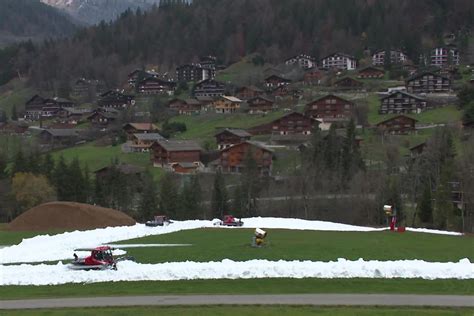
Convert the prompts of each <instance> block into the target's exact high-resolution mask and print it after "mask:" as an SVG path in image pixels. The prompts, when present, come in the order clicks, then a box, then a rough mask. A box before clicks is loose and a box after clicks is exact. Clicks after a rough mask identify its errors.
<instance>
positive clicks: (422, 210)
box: [417, 183, 433, 223]
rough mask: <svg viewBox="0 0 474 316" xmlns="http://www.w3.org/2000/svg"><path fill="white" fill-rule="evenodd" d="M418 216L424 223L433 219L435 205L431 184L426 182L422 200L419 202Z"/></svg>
mask: <svg viewBox="0 0 474 316" xmlns="http://www.w3.org/2000/svg"><path fill="white" fill-rule="evenodd" d="M417 208H418V218H419V219H420V221H421V222H423V223H430V222H431V221H432V220H433V206H432V202H431V186H430V184H429V183H427V184H425V187H424V189H423V194H422V196H421V200H420V202H419V203H418V207H417Z"/></svg>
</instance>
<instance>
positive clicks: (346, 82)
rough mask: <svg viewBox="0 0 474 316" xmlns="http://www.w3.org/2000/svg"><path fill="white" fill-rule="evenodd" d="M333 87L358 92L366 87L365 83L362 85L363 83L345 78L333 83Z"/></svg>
mask: <svg viewBox="0 0 474 316" xmlns="http://www.w3.org/2000/svg"><path fill="white" fill-rule="evenodd" d="M333 86H334V87H336V88H338V89H346V90H358V89H361V88H362V87H363V86H364V83H362V82H361V81H358V80H355V79H353V78H351V77H344V78H341V79H339V80H336V81H335V82H334V83H333Z"/></svg>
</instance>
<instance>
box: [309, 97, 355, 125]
mask: <svg viewBox="0 0 474 316" xmlns="http://www.w3.org/2000/svg"><path fill="white" fill-rule="evenodd" d="M354 111H355V105H354V103H353V102H351V101H348V100H345V99H343V98H341V97H338V96H335V95H332V94H330V95H326V96H324V97H322V98H319V99H317V100H314V101H312V102H310V103H308V104H306V107H305V115H306V116H308V117H312V118H314V119H317V120H321V121H323V122H347V121H350V119H351V118H352V117H353V116H354Z"/></svg>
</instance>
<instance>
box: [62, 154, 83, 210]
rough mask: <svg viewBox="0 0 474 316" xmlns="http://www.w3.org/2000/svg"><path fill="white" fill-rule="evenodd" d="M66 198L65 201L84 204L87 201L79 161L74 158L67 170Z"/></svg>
mask: <svg viewBox="0 0 474 316" xmlns="http://www.w3.org/2000/svg"><path fill="white" fill-rule="evenodd" d="M67 178H68V181H67V183H68V190H69V192H68V196H67V198H66V199H65V201H74V202H81V203H84V202H86V200H87V193H86V191H85V190H86V186H85V183H84V176H83V173H82V170H81V166H80V164H79V159H77V158H74V159H73V160H72V162H71V164H70V165H69V166H68V168H67Z"/></svg>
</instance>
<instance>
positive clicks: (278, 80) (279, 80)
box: [264, 75, 291, 89]
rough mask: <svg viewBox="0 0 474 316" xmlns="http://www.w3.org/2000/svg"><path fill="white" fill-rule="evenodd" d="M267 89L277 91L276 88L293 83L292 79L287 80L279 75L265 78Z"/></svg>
mask: <svg viewBox="0 0 474 316" xmlns="http://www.w3.org/2000/svg"><path fill="white" fill-rule="evenodd" d="M264 81H265V87H266V88H267V89H275V88H276V87H280V86H285V85H288V84H290V83H291V80H290V79H286V78H283V77H280V76H277V75H271V76H268V77H267V78H265V80H264Z"/></svg>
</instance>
